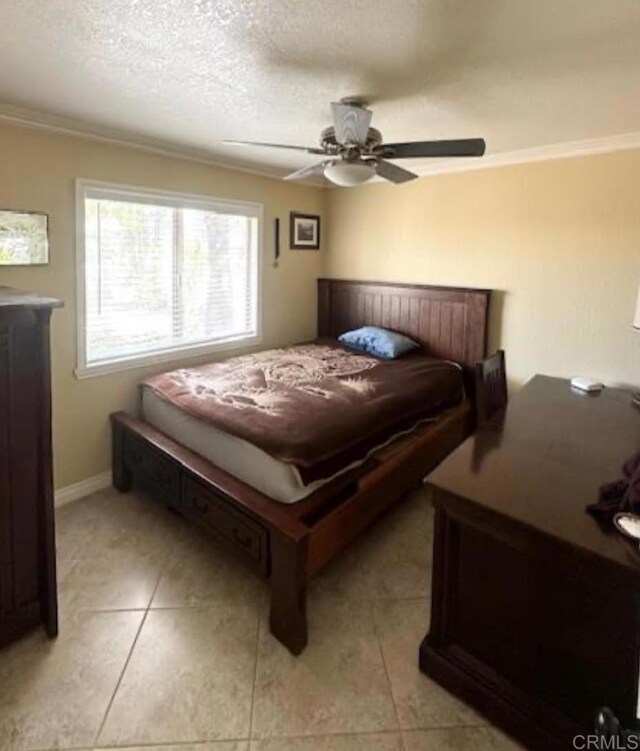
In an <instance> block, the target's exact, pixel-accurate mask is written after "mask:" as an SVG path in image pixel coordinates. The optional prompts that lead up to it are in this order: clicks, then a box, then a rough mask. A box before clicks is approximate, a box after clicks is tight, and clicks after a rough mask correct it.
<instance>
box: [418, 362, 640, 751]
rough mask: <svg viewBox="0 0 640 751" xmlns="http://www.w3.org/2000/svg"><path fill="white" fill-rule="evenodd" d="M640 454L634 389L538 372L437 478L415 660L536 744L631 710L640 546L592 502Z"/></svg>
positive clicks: (433, 478)
mask: <svg viewBox="0 0 640 751" xmlns="http://www.w3.org/2000/svg"><path fill="white" fill-rule="evenodd" d="M638 448H640V411H638V410H637V409H636V408H634V407H633V406H632V405H631V395H630V394H629V393H627V392H624V391H621V390H617V389H606V390H605V391H604V392H603V393H602V394H600V395H596V396H591V395H587V394H581V393H576V392H574V391H572V390H571V388H570V386H569V383H568V382H567V381H565V380H561V379H557V378H548V377H544V376H536V377H535V378H534V379H533V380H532V381H530V382H529V383H528V384H527V385H526V386H525V387H524V389H522V391H521V392H520V393H518V394H517V395H516V396H515V398H513V399H512V400H511V402H510V403H509V405H508V406H507V408H506V410H505V411H504V413H501V414H500V415H499V416H498V417H497V418H495V419H494V421H493V422H492V423H491V424H488V425H486V426H483V427H481V428H480V429H479V430H478V431H477V433H476V434H474V435H473V436H472V437H471V438H469V439H467V440H466V441H465V442H464V443H463V444H462V445H461V446H459V447H458V449H456V451H454V452H453V453H452V454H451V455H450V456H449V457H448V458H447V459H446V460H445V461H444V462H443V463H442V464H441V465H440V466H439V467H438V468H437V469H436V470H435V471H434V472H433V473H432V474H431V475H430V476H429V484H430V485H431V486H432V488H433V490H434V503H435V508H436V514H435V525H436V526H435V538H434V564H433V589H432V605H431V627H430V631H429V633H428V635H427V637H426V638H425V640H424V641H423V643H422V646H421V648H420V666H421V669H422V670H423V671H424V672H425V673H427V674H428V675H430V676H431V677H433V678H434V679H436V680H437V681H438V682H440V683H441V684H442V685H444V686H445V687H447V688H448V689H449V690H451V691H452V692H453V693H456V694H458V695H459V696H461V697H462V698H464V699H466V700H467V701H469V702H470V703H471V704H472V705H474V706H475V707H477V708H478V709H479V710H480V711H481V712H482V713H484V714H485V715H486V716H487V717H488V718H489V719H491V720H492V721H494V722H495V723H496V724H498V725H500V726H502V727H503V728H504V729H505V730H506V731H507V732H510V733H511V734H512V735H514V736H515V737H517V738H519V739H520V740H521V741H522V742H523V743H525V745H527V746H529V747H530V748H532V749H540V751H552V750H555V749H557V750H558V751H560V750H562V751H564V750H565V749H571V748H573V745H572V739H573V737H574V736H575V735H576V734H583V733H586V732H589V731H590V730H591V728H592V727H593V721H594V717H595V712H596V710H597V709H598V708H599V707H601V706H603V705H606V706H609V707H611V708H612V709H613V710H614V712H616V714H617V715H618V717H619V718H620V719H621V721H622V722H623V723H624V725H625V726H626V727H634V726H635V722H636V714H637V696H638V665H639V661H640V555H638V553H637V552H636V549H635V548H634V547H633V546H632V544H631V543H630V542H628V541H627V540H625V539H623V538H622V537H621V536H619V535H618V534H617V533H615V532H606V531H603V530H602V529H601V528H600V527H599V526H598V525H597V523H596V522H595V521H594V520H593V519H592V518H591V517H590V516H589V515H588V514H587V513H586V512H585V506H586V505H587V504H588V503H591V502H593V501H595V500H596V499H597V496H598V488H599V486H600V485H601V484H602V483H603V482H606V481H609V480H615V479H617V478H618V477H619V476H620V474H621V465H622V462H623V461H624V460H625V459H626V458H628V457H629V456H630V455H631V454H632V453H633V452H634V451H635V450H637V449H638Z"/></svg>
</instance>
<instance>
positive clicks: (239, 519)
mask: <svg viewBox="0 0 640 751" xmlns="http://www.w3.org/2000/svg"><path fill="white" fill-rule="evenodd" d="M182 498H183V504H182V509H181V511H182V513H184V514H185V516H188V517H189V518H190V519H192V520H193V521H194V522H196V524H198V525H199V526H200V527H202V528H203V529H205V530H206V531H209V532H212V533H213V534H214V535H215V536H216V537H217V538H219V539H220V540H221V541H222V542H224V543H225V544H226V545H227V546H228V547H229V548H231V550H233V551H234V552H235V553H237V554H238V555H239V556H240V557H241V558H242V559H243V560H244V561H245V562H246V563H247V564H248V565H249V566H250V567H251V568H252V569H253V570H254V571H255V572H256V573H258V574H259V575H261V576H266V575H267V539H268V538H267V531H266V529H264V527H262V526H261V525H260V524H258V523H257V522H256V521H254V520H253V519H251V518H250V517H248V516H247V515H246V514H243V513H242V512H241V511H238V510H237V509H235V508H233V506H231V504H230V503H228V502H227V501H226V500H225V499H224V498H223V497H222V496H221V495H217V494H216V493H215V492H213V491H212V490H211V489H209V488H205V487H203V486H202V485H200V484H199V483H197V482H194V481H193V480H191V479H189V478H188V477H185V479H184V485H183V491H182Z"/></svg>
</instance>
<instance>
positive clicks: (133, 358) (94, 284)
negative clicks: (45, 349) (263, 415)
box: [76, 181, 262, 377]
mask: <svg viewBox="0 0 640 751" xmlns="http://www.w3.org/2000/svg"><path fill="white" fill-rule="evenodd" d="M77 199H78V206H77V210H78V217H77V221H78V249H77V253H78V285H79V288H78V300H79V306H80V310H79V316H78V328H79V331H78V369H77V371H76V373H77V375H78V377H83V376H87V375H92V374H97V373H104V372H112V371H114V370H120V369H122V368H126V367H133V366H137V365H141V364H144V363H148V362H160V361H162V360H169V359H174V358H175V357H176V356H177V354H178V353H183V352H191V353H197V352H207V351H215V350H218V349H223V348H229V347H232V346H238V345H239V344H250V343H254V342H257V341H259V333H260V321H259V283H258V276H259V255H260V254H259V245H260V235H261V226H260V225H261V217H262V207H261V206H259V205H257V204H246V203H230V202H223V201H217V200H215V199H208V198H202V197H192V196H183V195H178V194H176V195H171V194H166V193H155V192H146V191H137V190H135V189H128V188H120V187H116V186H109V185H103V184H98V183H87V182H80V181H79V182H78V196H77Z"/></svg>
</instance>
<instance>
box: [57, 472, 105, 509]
mask: <svg viewBox="0 0 640 751" xmlns="http://www.w3.org/2000/svg"><path fill="white" fill-rule="evenodd" d="M109 485H111V470H109V471H107V472H102V473H101V474H99V475H94V476H93V477H87V479H86V480H80V482H75V483H74V484H73V485H67V486H66V487H64V488H58V490H56V491H55V493H54V495H53V497H54V504H55V506H56V507H59V506H64V505H66V504H67V503H71V502H72V501H77V500H78V499H80V498H84V497H85V495H89V494H90V493H95V492H96V491H97V490H104V488H108V487H109Z"/></svg>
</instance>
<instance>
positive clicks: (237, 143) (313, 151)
mask: <svg viewBox="0 0 640 751" xmlns="http://www.w3.org/2000/svg"><path fill="white" fill-rule="evenodd" d="M222 143H226V144H227V145H229V146H266V147H267V148H269V149H293V150H294V151H306V152H307V154H324V153H325V152H324V150H323V149H316V148H308V147H307V146H287V145H286V144H283V143H262V142H260V141H223V142H222Z"/></svg>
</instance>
